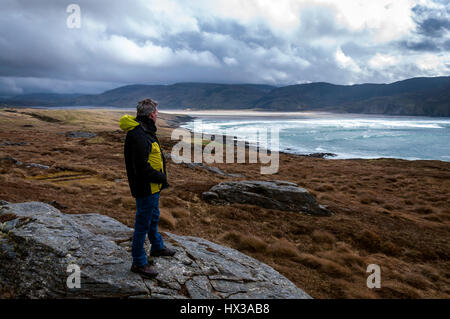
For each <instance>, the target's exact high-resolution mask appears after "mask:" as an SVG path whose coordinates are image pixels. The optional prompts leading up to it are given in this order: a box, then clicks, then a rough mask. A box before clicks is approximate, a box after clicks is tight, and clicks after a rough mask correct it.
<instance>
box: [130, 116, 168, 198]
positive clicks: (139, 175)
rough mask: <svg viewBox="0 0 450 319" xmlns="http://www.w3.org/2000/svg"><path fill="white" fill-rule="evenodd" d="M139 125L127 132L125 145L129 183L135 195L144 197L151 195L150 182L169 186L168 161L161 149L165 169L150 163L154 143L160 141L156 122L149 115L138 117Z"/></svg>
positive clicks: (132, 193) (164, 186)
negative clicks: (158, 169)
mask: <svg viewBox="0 0 450 319" xmlns="http://www.w3.org/2000/svg"><path fill="white" fill-rule="evenodd" d="M136 122H138V123H139V124H140V125H137V126H136V127H135V128H134V129H132V130H130V131H128V132H127V136H126V138H125V145H124V157H125V165H126V169H127V176H128V183H129V186H130V191H131V195H132V196H133V197H144V196H148V195H151V194H152V192H151V187H150V183H157V184H162V188H161V189H164V188H166V187H168V186H169V185H168V183H167V177H166V161H165V158H164V154H163V153H162V150H161V157H162V159H161V160H162V162H163V170H162V171H157V170H155V169H154V168H153V167H152V166H151V165H150V164H149V163H148V158H149V154H150V153H151V151H152V144H153V143H154V142H156V143H158V145H159V148H160V149H161V145H160V143H159V140H158V138H157V137H156V126H155V123H154V122H153V121H152V120H151V119H149V118H148V117H140V116H138V117H136Z"/></svg>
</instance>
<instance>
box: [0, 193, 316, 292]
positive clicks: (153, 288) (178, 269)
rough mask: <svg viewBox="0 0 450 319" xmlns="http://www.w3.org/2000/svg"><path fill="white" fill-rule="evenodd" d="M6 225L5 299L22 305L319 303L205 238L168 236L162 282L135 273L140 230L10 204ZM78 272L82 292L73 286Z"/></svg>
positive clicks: (0, 276)
mask: <svg viewBox="0 0 450 319" xmlns="http://www.w3.org/2000/svg"><path fill="white" fill-rule="evenodd" d="M0 220H1V221H2V222H3V223H0V263H1V267H0V292H1V291H2V290H7V291H9V292H11V291H12V292H13V294H14V296H15V297H22V298H101V297H115V298H117V297H121V298H124V297H125V298H127V297H128V298H169V299H174V298H208V299H210V298H311V297H310V296H309V295H308V294H306V293H305V292H304V291H303V290H301V289H299V288H298V287H296V286H295V285H294V284H293V283H292V282H290V281H289V280H288V279H287V278H286V277H284V276H282V275H281V274H280V273H278V272H277V271H275V270H274V269H273V268H271V267H269V266H268V265H266V264H264V263H261V262H259V261H257V260H256V259H254V258H251V257H249V256H247V255H244V254H242V253H240V252H238V251H236V250H234V249H231V248H228V247H224V246H221V245H218V244H214V243H212V242H209V241H207V240H204V239H201V238H197V237H186V236H178V235H175V234H171V233H163V234H164V237H165V238H166V239H165V243H166V246H168V247H172V248H174V249H175V250H176V254H175V256H174V257H157V258H154V257H152V258H154V259H153V260H154V267H155V268H156V270H157V271H158V272H159V275H158V276H157V277H156V278H155V279H151V280H150V279H143V278H141V277H140V276H139V275H137V274H134V273H131V272H130V271H129V269H130V267H131V253H130V250H131V248H130V245H131V237H132V234H133V229H132V228H129V227H127V226H125V225H123V224H122V223H120V222H118V221H117V220H115V219H112V218H110V217H107V216H104V215H100V214H80V215H68V214H62V213H61V212H60V211H58V210H57V209H56V208H54V207H52V206H51V205H48V204H45V203H40V202H28V203H18V204H11V203H7V202H5V201H3V202H1V203H0ZM146 249H147V251H149V249H150V245H149V244H146ZM70 264H76V265H78V266H79V267H80V269H81V287H80V288H68V287H67V285H66V282H67V277H68V276H69V274H70V273H68V272H67V266H68V265H70Z"/></svg>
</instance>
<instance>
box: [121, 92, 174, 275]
mask: <svg viewBox="0 0 450 319" xmlns="http://www.w3.org/2000/svg"><path fill="white" fill-rule="evenodd" d="M136 110H137V114H136V117H134V116H131V115H124V116H122V118H121V119H120V122H119V124H120V128H121V129H122V130H124V131H125V132H127V136H126V138H125V145H124V155H125V165H126V169H127V175H128V183H129V185H130V190H131V195H132V196H133V197H134V198H135V199H136V220H135V225H134V233H133V242H132V246H131V255H132V257H133V265H132V266H131V271H132V272H135V273H138V274H141V275H142V276H145V277H149V278H153V277H156V276H157V275H158V273H157V272H156V271H155V270H154V269H153V268H152V267H150V260H148V259H147V255H146V253H145V249H144V243H145V238H146V236H147V234H148V238H149V240H150V243H151V249H150V256H173V255H174V254H175V251H174V250H173V249H170V248H167V247H165V246H164V242H163V239H162V237H161V234H159V233H158V222H159V195H160V192H161V190H162V189H164V188H167V187H169V184H168V183H167V173H166V162H165V159H164V155H163V153H162V150H161V145H160V144H159V140H158V138H157V137H156V119H157V118H158V103H157V102H156V101H153V100H152V99H145V100H143V101H140V102H139V103H138V105H137V107H136Z"/></svg>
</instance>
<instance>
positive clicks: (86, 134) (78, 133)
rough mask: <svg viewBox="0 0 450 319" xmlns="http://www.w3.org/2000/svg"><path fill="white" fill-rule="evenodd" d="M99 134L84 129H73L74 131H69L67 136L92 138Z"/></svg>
mask: <svg viewBox="0 0 450 319" xmlns="http://www.w3.org/2000/svg"><path fill="white" fill-rule="evenodd" d="M95 136H97V134H95V133H92V132H84V131H73V132H67V133H66V137H69V138H92V137H95Z"/></svg>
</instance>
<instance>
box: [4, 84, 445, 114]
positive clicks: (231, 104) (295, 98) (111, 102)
mask: <svg viewBox="0 0 450 319" xmlns="http://www.w3.org/2000/svg"><path fill="white" fill-rule="evenodd" d="M449 92H450V76H441V77H417V78H411V79H406V80H402V81H397V82H393V83H389V84H375V83H363V84H354V85H337V84H331V83H327V82H313V83H305V84H295V85H288V86H282V87H276V86H271V85H265V84H219V83H199V82H182V83H174V84H171V85H145V84H133V85H126V86H121V87H118V88H114V89H111V90H107V91H104V92H103V93H100V94H85V95H83V94H50V93H45V94H39V93H34V94H25V95H18V96H15V97H12V98H9V99H0V104H4V105H17V106H38V105H39V106H57V105H64V106H87V105H89V106H115V107H135V106H136V103H137V102H138V101H139V100H141V99H144V98H147V97H151V98H153V99H155V100H157V101H158V102H159V103H160V106H161V108H162V109H174V108H191V109H229V110H230V109H262V110H265V111H311V110H315V111H330V112H341V113H346V112H347V113H366V114H390V115H420V116H443V117H448V116H450V93H449Z"/></svg>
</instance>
